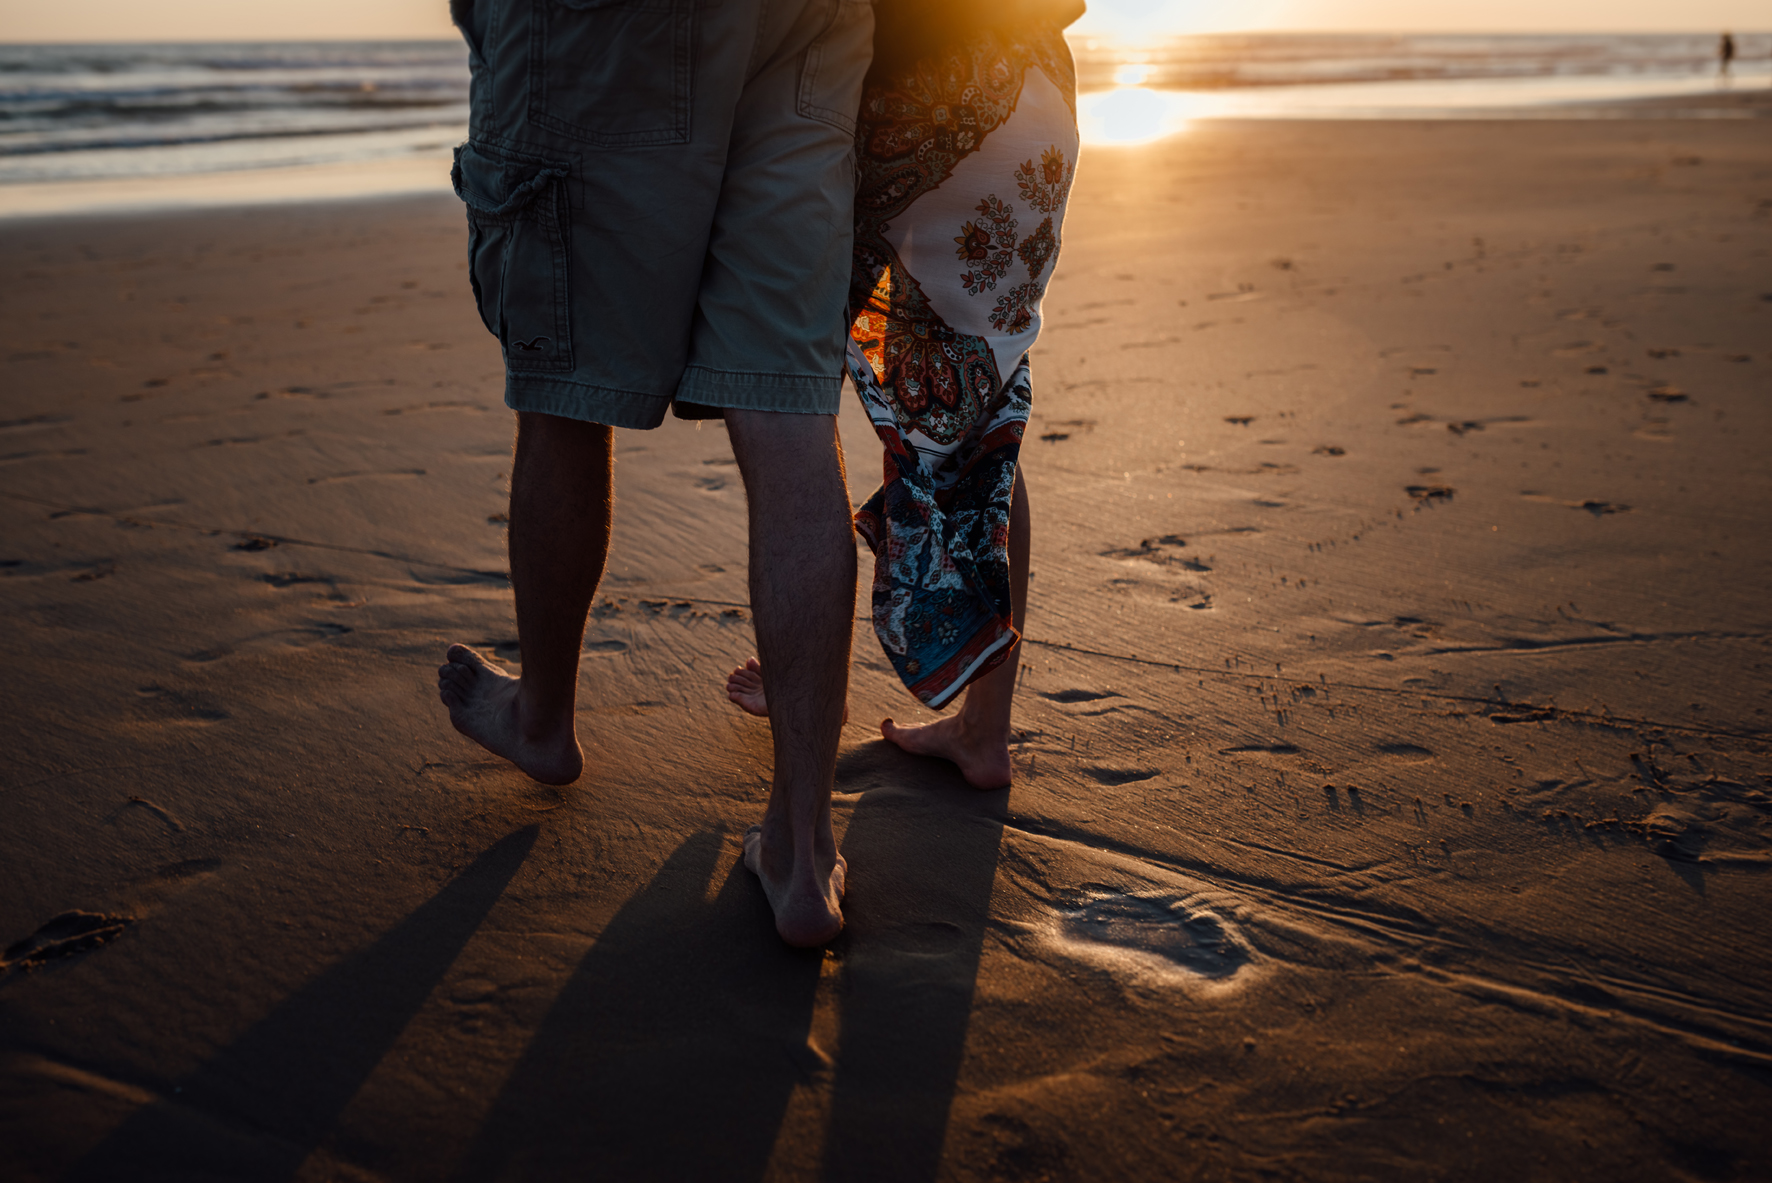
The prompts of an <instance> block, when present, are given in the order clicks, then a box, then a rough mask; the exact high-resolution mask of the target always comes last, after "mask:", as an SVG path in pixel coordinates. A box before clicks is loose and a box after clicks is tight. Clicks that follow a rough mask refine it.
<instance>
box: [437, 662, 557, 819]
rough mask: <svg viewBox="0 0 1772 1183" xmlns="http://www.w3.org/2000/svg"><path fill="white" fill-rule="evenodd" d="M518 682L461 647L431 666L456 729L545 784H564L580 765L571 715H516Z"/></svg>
mask: <svg viewBox="0 0 1772 1183" xmlns="http://www.w3.org/2000/svg"><path fill="white" fill-rule="evenodd" d="M521 684H522V680H521V679H519V678H513V677H511V675H509V674H507V673H505V672H504V671H503V670H501V669H499V668H498V667H496V666H494V665H492V664H491V663H490V662H488V661H487V660H486V659H485V658H484V657H481V656H480V655H479V654H478V653H476V652H474V651H473V650H472V649H470V648H468V647H467V646H466V645H451V646H450V647H449V652H448V653H446V654H445V655H444V662H443V664H442V665H441V666H439V667H438V669H437V694H438V697H440V698H442V700H443V705H444V706H446V707H448V708H449V721H450V722H451V723H453V724H454V725H455V729H456V730H457V731H459V732H461V733H462V734H463V735H465V736H467V737H468V738H469V739H471V740H473V741H474V742H475V743H477V744H479V745H480V746H481V747H483V748H485V749H486V750H487V751H489V752H491V753H492V754H493V755H495V756H502V757H504V758H505V759H506V760H509V761H510V762H511V763H513V764H515V765H516V766H517V767H518V768H520V769H522V770H523V771H524V772H525V773H527V774H528V775H529V776H531V777H533V778H534V779H536V780H538V781H540V782H542V783H543V784H545V785H569V784H571V783H572V782H573V781H575V780H577V779H578V777H579V774H580V773H581V772H583V771H584V764H585V759H584V752H583V751H582V750H581V749H580V748H579V746H578V736H577V734H576V733H575V732H574V730H573V726H572V719H571V717H570V716H568V717H567V718H566V719H565V720H564V722H554V723H546V722H539V723H532V722H531V721H530V720H527V719H524V718H522V717H521V716H522V699H521V696H520V695H519V694H518V693H517V689H518V687H519V686H520V685H521Z"/></svg>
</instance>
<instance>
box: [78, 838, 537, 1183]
mask: <svg viewBox="0 0 1772 1183" xmlns="http://www.w3.org/2000/svg"><path fill="white" fill-rule="evenodd" d="M539 832H540V827H538V826H528V827H525V828H524V829H521V830H518V831H517V832H515V833H513V834H510V835H507V836H506V837H504V838H503V839H501V840H500V841H499V842H497V843H496V844H495V845H493V846H492V847H491V848H490V849H488V850H487V851H486V852H485V853H484V854H482V855H481V856H480V857H479V858H477V859H475V860H474V861H473V863H471V864H470V865H469V866H468V867H467V869H466V870H464V871H462V873H461V874H460V875H458V876H456V877H455V878H454V879H453V880H451V881H450V882H449V883H448V884H447V885H445V886H444V888H443V890H441V891H439V892H438V893H437V894H436V895H435V896H433V897H432V898H431V899H430V900H429V901H427V902H426V903H425V904H424V905H423V906H421V907H420V908H419V909H418V910H417V911H415V912H413V913H412V914H411V915H410V916H408V917H406V919H404V920H402V921H401V922H400V923H399V924H397V925H395V926H394V927H393V928H392V929H390V930H389V931H388V932H387V933H385V934H384V935H383V936H382V937H381V938H380V939H378V940H377V941H376V942H375V943H374V944H372V945H370V946H369V947H368V948H367V949H364V950H362V951H361V952H358V953H355V954H352V955H351V956H349V957H347V958H345V959H344V960H343V961H341V962H339V963H338V964H336V965H334V966H333V967H332V968H330V969H328V970H325V971H324V972H322V973H321V974H320V975H319V976H318V977H316V978H315V979H314V980H313V981H311V982H309V983H308V984H307V985H305V986H303V987H301V988H300V989H298V990H297V991H296V992H295V993H294V994H291V995H290V996H289V997H288V998H286V999H285V1000H284V1001H283V1002H281V1003H279V1004H278V1005H277V1007H276V1008H275V1009H273V1010H272V1011H271V1013H270V1014H268V1015H266V1016H265V1017H264V1018H263V1019H261V1020H259V1021H258V1022H257V1023H256V1024H254V1025H253V1026H252V1028H251V1029H250V1030H248V1031H247V1032H246V1033H245V1034H244V1035H242V1036H241V1037H240V1038H239V1039H237V1040H235V1041H234V1043H233V1044H232V1045H230V1046H229V1047H227V1048H224V1049H223V1050H222V1051H220V1052H217V1053H216V1054H215V1055H214V1056H213V1057H211V1058H210V1060H209V1061H208V1062H207V1063H206V1064H204V1065H203V1066H202V1067H201V1068H199V1069H197V1071H196V1072H195V1073H193V1074H192V1075H190V1076H189V1077H187V1078H186V1079H184V1080H183V1081H181V1082H179V1084H178V1085H177V1087H176V1088H175V1090H174V1095H173V1096H169V1097H166V1098H163V1099H161V1100H159V1101H155V1102H153V1103H151V1104H148V1105H145V1106H143V1107H142V1108H140V1109H138V1110H136V1111H135V1113H133V1114H131V1115H130V1116H129V1117H128V1118H127V1119H125V1120H124V1122H123V1123H122V1124H121V1125H119V1126H118V1127H117V1128H116V1129H115V1130H113V1131H112V1132H111V1133H110V1134H109V1135H107V1136H106V1137H105V1138H104V1140H103V1141H101V1142H100V1143H99V1144H98V1145H97V1146H96V1147H94V1148H93V1149H92V1151H91V1152H90V1153H88V1154H87V1155H86V1156H85V1157H84V1158H82V1159H81V1160H80V1161H79V1162H78V1163H76V1164H75V1166H74V1168H73V1169H72V1170H71V1171H69V1172H68V1173H67V1174H66V1175H65V1176H63V1178H64V1179H65V1180H67V1181H69V1183H87V1181H91V1183H114V1181H115V1180H118V1179H167V1180H187V1179H254V1180H279V1179H289V1178H292V1177H293V1176H294V1175H295V1173H296V1171H297V1170H299V1169H300V1167H301V1164H302V1162H303V1161H304V1160H305V1159H306V1158H307V1157H308V1155H309V1154H310V1153H312V1151H313V1150H314V1148H315V1147H317V1146H318V1145H319V1144H320V1142H321V1140H322V1139H323V1138H324V1137H325V1136H326V1134H327V1132H328V1131H329V1130H331V1129H332V1127H333V1125H334V1124H335V1123H336V1122H337V1120H338V1116H339V1114H340V1113H342V1112H343V1111H344V1108H345V1106H346V1105H347V1104H349V1103H350V1100H351V1098H352V1097H354V1096H355V1095H356V1094H357V1090H358V1089H359V1088H361V1087H362V1084H363V1082H364V1081H365V1080H366V1079H367V1078H368V1077H369V1074H370V1072H372V1071H373V1070H374V1069H375V1066H376V1065H377V1064H379V1063H380V1062H381V1060H382V1057H384V1056H385V1055H386V1054H387V1053H388V1050H389V1049H390V1048H391V1047H393V1045H394V1041H395V1040H396V1039H397V1038H399V1035H400V1033H401V1032H402V1031H403V1030H405V1029H406V1025H407V1023H408V1022H410V1021H411V1019H412V1016H413V1015H414V1014H416V1013H417V1012H418V1009H419V1007H420V1006H422V1005H423V1004H424V1001H425V999H426V998H428V997H429V996H430V994H431V992H432V991H433V990H434V989H436V986H437V983H438V982H439V981H440V980H441V979H442V977H443V975H444V973H446V972H447V971H448V969H449V967H450V966H451V965H452V964H454V963H455V959H456V958H457V956H459V955H460V953H461V950H462V947H463V946H464V945H466V944H467V942H468V938H470V937H471V936H473V934H474V932H475V930H477V929H478V928H479V927H480V924H481V922H482V921H483V920H485V918H486V914H487V913H488V912H490V911H491V910H492V906H493V904H495V903H496V902H497V901H498V897H499V896H500V894H501V893H503V891H504V889H505V886H506V884H508V883H509V882H510V881H511V878H512V876H514V875H515V874H516V873H517V869H518V868H519V867H520V866H522V865H523V860H524V858H525V857H527V856H528V854H529V850H530V848H531V847H532V846H534V845H535V839H536V835H537V834H538V833H539Z"/></svg>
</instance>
